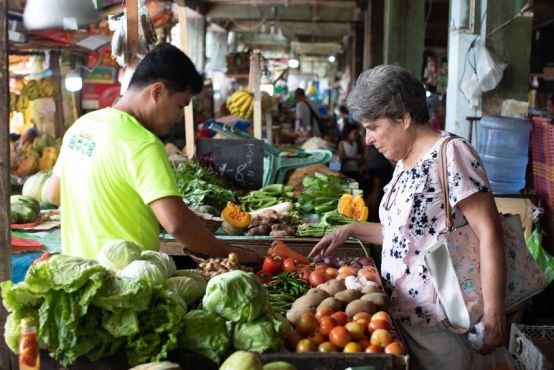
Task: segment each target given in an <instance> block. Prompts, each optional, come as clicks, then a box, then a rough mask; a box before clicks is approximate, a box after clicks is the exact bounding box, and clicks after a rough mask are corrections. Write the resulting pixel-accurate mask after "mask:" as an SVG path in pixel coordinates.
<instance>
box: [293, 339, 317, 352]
mask: <svg viewBox="0 0 554 370" xmlns="http://www.w3.org/2000/svg"><path fill="white" fill-rule="evenodd" d="M313 351H315V345H314V342H312V341H311V340H310V339H302V340H301V341H299V342H298V344H297V345H296V352H313Z"/></svg>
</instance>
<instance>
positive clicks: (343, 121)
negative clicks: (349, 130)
mask: <svg viewBox="0 0 554 370" xmlns="http://www.w3.org/2000/svg"><path fill="white" fill-rule="evenodd" d="M339 115H340V116H339V119H338V120H337V126H338V128H339V132H342V130H343V129H344V126H346V125H347V124H348V123H350V118H349V116H350V114H349V113H348V108H346V105H340V106H339Z"/></svg>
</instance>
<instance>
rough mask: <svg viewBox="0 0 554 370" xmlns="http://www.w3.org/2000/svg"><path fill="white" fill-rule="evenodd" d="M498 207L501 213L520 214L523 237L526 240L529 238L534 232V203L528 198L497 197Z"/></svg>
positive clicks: (495, 199)
mask: <svg viewBox="0 0 554 370" xmlns="http://www.w3.org/2000/svg"><path fill="white" fill-rule="evenodd" d="M494 201H495V202H496V207H497V208H498V211H499V212H500V213H506V214H518V215H519V216H520V217H521V225H522V226H523V235H524V236H525V239H526V240H527V238H528V237H529V235H530V234H531V232H532V231H533V222H532V220H531V214H532V213H533V202H531V200H530V199H526V198H501V197H495V198H494Z"/></svg>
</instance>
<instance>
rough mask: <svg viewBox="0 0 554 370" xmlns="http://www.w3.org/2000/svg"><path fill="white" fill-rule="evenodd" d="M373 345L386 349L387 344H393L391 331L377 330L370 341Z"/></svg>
mask: <svg viewBox="0 0 554 370" xmlns="http://www.w3.org/2000/svg"><path fill="white" fill-rule="evenodd" d="M369 341H370V342H371V344H373V345H375V346H379V347H381V348H385V347H386V346H387V344H389V343H390V342H392V335H391V333H390V331H388V330H385V329H376V330H375V331H374V332H373V333H372V334H371V338H370V339H369Z"/></svg>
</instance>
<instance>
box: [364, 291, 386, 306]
mask: <svg viewBox="0 0 554 370" xmlns="http://www.w3.org/2000/svg"><path fill="white" fill-rule="evenodd" d="M360 299H363V300H364V301H368V302H371V303H373V304H375V305H376V306H377V307H379V308H386V307H387V306H388V304H389V297H388V296H387V295H386V294H384V293H367V294H364V295H363V296H361V297H360Z"/></svg>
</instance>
